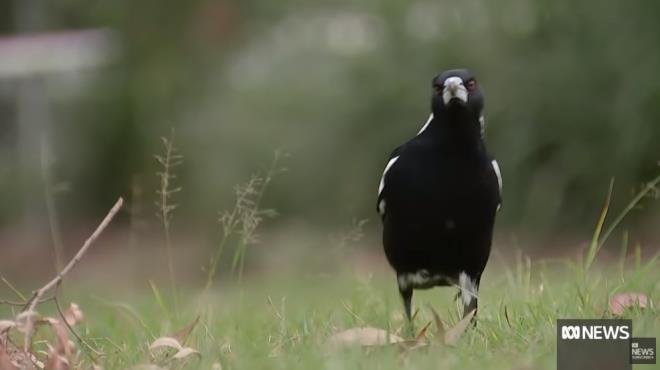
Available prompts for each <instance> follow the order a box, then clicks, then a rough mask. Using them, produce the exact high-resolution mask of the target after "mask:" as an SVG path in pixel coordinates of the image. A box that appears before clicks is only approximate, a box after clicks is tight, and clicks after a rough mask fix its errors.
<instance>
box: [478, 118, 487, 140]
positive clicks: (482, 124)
mask: <svg viewBox="0 0 660 370" xmlns="http://www.w3.org/2000/svg"><path fill="white" fill-rule="evenodd" d="M479 126H480V127H481V138H482V139H483V138H484V137H486V119H485V118H484V116H483V115H481V116H479Z"/></svg>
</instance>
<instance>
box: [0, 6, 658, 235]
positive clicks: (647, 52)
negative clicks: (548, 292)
mask: <svg viewBox="0 0 660 370" xmlns="http://www.w3.org/2000/svg"><path fill="white" fill-rule="evenodd" d="M25 1H28V0H10V1H9V3H10V4H9V6H8V9H10V11H9V12H8V13H7V14H4V15H2V16H1V17H0V30H1V31H2V32H3V33H4V34H5V35H10V34H15V33H19V32H23V31H24V30H25V27H20V25H19V24H17V23H16V22H17V20H20V19H22V17H23V16H22V15H21V14H22V13H21V12H22V10H21V9H19V8H21V7H22V5H21V6H19V3H21V2H25ZM29 2H32V3H33V8H32V9H31V10H35V9H36V10H38V11H39V12H40V14H41V16H40V17H38V20H37V21H31V22H32V23H30V25H31V26H30V27H27V30H25V32H28V31H29V32H47V31H58V30H70V29H85V28H99V27H101V28H105V29H108V30H111V31H112V32H113V33H114V36H115V37H116V39H117V43H118V45H119V48H120V56H119V58H118V59H117V60H115V61H113V62H112V63H111V64H110V65H108V66H105V67H103V68H101V69H98V70H96V71H94V72H93V73H89V72H87V73H85V76H86V78H85V79H84V85H83V88H82V91H81V92H80V93H79V94H77V95H75V96H73V97H61V96H59V93H58V91H56V90H53V91H49V96H50V97H51V99H52V102H53V106H54V109H52V114H53V116H54V117H55V118H54V119H53V120H54V122H53V125H54V126H55V129H54V130H53V132H54V134H53V137H54V153H55V156H56V159H57V160H56V162H55V167H54V169H55V171H56V172H57V174H58V178H60V179H65V180H67V181H69V182H70V183H71V184H72V186H71V190H70V192H69V193H68V194H67V195H64V196H63V197H67V199H70V201H71V203H69V204H70V205H73V206H75V207H74V208H75V209H78V210H80V214H82V215H84V214H87V212H89V211H91V210H95V209H97V208H99V209H100V208H106V207H107V205H108V204H110V203H111V201H112V199H114V198H115V197H116V195H117V194H130V192H131V187H132V183H133V182H139V183H140V184H141V185H140V186H141V187H142V188H143V189H145V190H144V198H145V201H144V202H145V204H146V205H147V207H149V206H151V204H152V200H151V199H150V198H149V197H151V196H152V192H151V190H149V189H155V181H156V180H155V174H154V173H155V171H156V165H155V162H154V161H153V158H152V155H153V154H154V153H156V152H158V150H159V147H158V145H159V136H162V135H168V133H169V131H170V127H175V128H176V132H177V144H178V145H177V146H178V147H179V149H180V151H181V153H182V154H184V155H185V157H186V158H185V164H184V166H183V167H182V168H181V172H180V174H179V175H180V181H181V182H182V183H183V186H184V191H183V193H181V196H180V198H181V199H179V203H180V204H181V207H182V208H181V209H182V212H183V213H184V214H187V215H189V216H191V217H186V218H185V219H186V220H187V221H186V222H187V223H191V224H194V223H197V222H198V221H197V220H199V219H201V218H204V219H213V217H214V215H215V212H216V211H217V210H218V209H220V208H222V207H223V205H227V204H228V202H229V199H230V197H232V196H233V193H232V189H233V186H234V185H235V184H237V183H240V182H243V181H245V180H247V179H248V178H249V175H250V174H251V173H253V172H255V171H258V170H261V169H264V168H265V167H266V166H267V165H268V164H269V163H270V160H271V157H272V153H273V152H274V151H275V150H276V149H281V150H283V151H285V152H287V153H289V154H290V157H289V159H288V160H287V163H286V166H287V167H288V169H289V171H288V173H287V174H285V175H283V176H280V178H278V179H276V180H275V182H274V184H273V189H272V192H271V193H269V194H267V199H266V201H265V203H267V206H268V208H271V207H272V208H276V209H278V210H279V212H280V213H281V214H282V217H280V218H279V220H280V221H278V222H295V221H297V220H302V221H304V222H309V223H311V224H318V225H327V224H335V223H343V224H345V223H346V220H349V219H351V218H354V217H357V218H370V219H373V220H376V215H375V192H376V189H377V184H378V181H379V178H380V174H381V171H382V168H383V166H384V164H385V162H386V159H387V155H388V154H389V152H390V151H391V149H392V148H394V147H395V146H396V145H398V144H399V143H400V142H402V141H404V140H406V139H407V138H409V137H411V136H412V135H414V134H415V133H416V132H417V130H418V129H419V127H420V126H421V125H422V124H423V123H424V120H425V119H426V117H427V115H428V112H429V96H430V95H429V94H430V92H431V89H430V80H431V78H432V77H433V76H434V75H435V74H436V73H438V72H440V71H441V70H443V69H447V68H455V67H463V66H464V67H468V68H471V69H472V70H474V71H475V72H476V75H477V76H478V78H479V80H480V83H481V85H482V86H483V88H484V90H485V93H486V122H487V137H488V145H489V149H490V150H491V152H492V153H494V154H495V155H496V157H497V158H498V160H499V162H500V165H501V167H502V172H503V176H504V208H503V213H502V224H504V225H508V226H509V227H511V228H512V229H513V230H521V229H524V230H532V231H533V230H538V231H546V232H555V231H557V230H565V229H566V228H567V227H583V226H589V227H591V226H592V225H593V223H594V222H595V220H596V216H597V214H598V212H599V208H600V205H601V204H602V202H603V200H604V197H605V194H606V191H607V187H608V183H609V180H610V178H611V177H616V179H617V189H618V190H619V191H618V192H617V193H616V197H617V198H618V199H619V200H621V199H623V198H626V199H627V198H629V196H630V191H632V190H633V189H634V188H636V187H639V185H640V184H641V183H642V182H643V181H645V180H648V179H649V178H650V177H651V175H653V174H654V173H656V172H657V171H658V167H657V163H658V160H659V159H660V155H659V154H660V153H659V151H658V143H659V142H660V125H659V123H660V122H659V121H660V69H659V68H658V67H659V66H660V48H659V47H658V46H659V45H660V22H658V20H659V19H660V3H658V2H657V1H651V0H633V1H623V0H614V1H608V2H601V1H596V0H586V1H581V2H575V1H568V0H560V1H556V0H503V1H497V2H493V1H486V0H468V1H465V0H463V1H458V0H456V1H454V0H451V1H431V0H425V1H396V0H379V1H376V0H368V1H362V2H351V1H335V2H308V1H298V0H288V1H277V2H274V1H267V0H249V1H245V0H244V1H238V0H191V1H178V2H177V1H165V2H162V1H138V2H133V1H130V2H129V1H111V2H98V1H94V2H89V1H80V0H54V1H50V2H39V1H35V0H30V1H29ZM12 14H14V16H12ZM23 18H25V17H23ZM0 58H2V56H1V55H0ZM14 83H20V82H14ZM5 100H6V99H5ZM7 101H9V103H11V100H7ZM7 104H8V103H6V102H3V106H4V105H7ZM9 106H11V104H9ZM8 116H10V115H8ZM9 132H10V133H9V134H7V133H4V134H3V135H10V134H11V130H10V131H9ZM12 173H13V172H12V171H10V170H6V171H4V172H2V175H3V177H4V178H3V179H2V180H1V181H2V183H7V182H10V181H11V180H12V178H13V176H12ZM3 187H4V188H5V190H8V189H14V188H12V187H11V186H10V185H3ZM37 189H38V188H37ZM13 191H18V192H19V193H20V192H21V190H19V189H14V190H13ZM24 192H27V190H25V191H24ZM3 196H5V197H13V195H11V196H10V195H7V194H6V192H5V194H4V195H3ZM22 196H23V197H31V196H32V195H31V194H22ZM615 204H616V203H615ZM5 208H6V207H5ZM19 210H20V204H19V203H17V205H16V206H15V207H14V208H11V207H10V208H7V209H5V210H4V212H5V215H3V217H4V219H12V217H11V215H9V216H8V213H11V212H18V211H19Z"/></svg>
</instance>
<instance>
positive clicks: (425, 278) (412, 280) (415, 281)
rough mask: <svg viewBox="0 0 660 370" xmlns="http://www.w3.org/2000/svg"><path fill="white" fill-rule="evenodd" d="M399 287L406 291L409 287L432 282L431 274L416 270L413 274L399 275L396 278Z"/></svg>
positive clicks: (426, 271)
mask: <svg viewBox="0 0 660 370" xmlns="http://www.w3.org/2000/svg"><path fill="white" fill-rule="evenodd" d="M397 280H398V281H399V287H401V288H402V289H407V288H408V287H409V286H411V285H412V286H417V285H424V284H426V283H428V282H429V281H431V280H432V277H431V274H429V271H428V270H424V269H422V270H418V271H417V272H415V273H407V274H401V275H399V277H398V278H397Z"/></svg>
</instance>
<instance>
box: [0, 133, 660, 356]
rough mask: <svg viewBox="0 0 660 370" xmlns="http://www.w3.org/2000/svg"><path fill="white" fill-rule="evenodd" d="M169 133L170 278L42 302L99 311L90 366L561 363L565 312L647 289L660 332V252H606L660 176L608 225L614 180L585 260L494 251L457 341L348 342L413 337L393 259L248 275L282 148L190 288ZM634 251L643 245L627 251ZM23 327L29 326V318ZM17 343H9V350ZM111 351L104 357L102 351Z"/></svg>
mask: <svg viewBox="0 0 660 370" xmlns="http://www.w3.org/2000/svg"><path fill="white" fill-rule="evenodd" d="M163 143H164V146H165V155H163V156H157V157H156V158H157V160H158V162H159V163H160V164H161V166H162V170H161V172H159V173H158V175H159V178H160V180H161V184H160V185H161V186H160V188H159V190H158V191H157V192H156V193H157V195H158V196H159V198H158V201H157V206H158V210H159V213H158V216H159V218H160V220H161V222H162V223H163V230H164V235H165V249H166V254H167V265H168V266H167V270H168V273H169V274H168V275H169V280H170V281H169V282H170V286H169V289H165V290H163V289H162V287H159V286H158V285H157V283H156V282H155V281H154V280H149V281H148V288H145V289H144V290H143V291H140V292H138V293H135V294H133V295H132V296H127V295H126V294H116V293H115V294H112V293H100V292H102V291H103V290H101V289H98V287H96V289H95V291H94V292H90V291H86V290H85V288H81V287H76V282H75V281H72V282H67V290H66V292H59V290H58V291H57V292H56V293H55V298H56V299H55V300H54V301H53V302H46V303H43V304H42V305H40V306H39V311H40V313H41V314H45V315H51V316H52V317H57V314H58V312H59V315H60V316H59V317H62V318H64V316H65V315H64V313H63V309H62V308H61V307H60V306H58V307H55V306H54V304H59V303H60V302H62V303H65V302H66V303H68V302H77V303H78V305H79V306H80V307H81V308H82V309H83V311H84V312H85V313H86V317H87V319H86V320H85V321H84V322H83V323H82V325H79V326H78V327H77V328H76V332H77V334H76V335H75V336H76V337H78V338H77V339H78V342H79V343H80V344H81V345H80V346H79V348H80V351H84V352H87V353H85V354H86V355H87V356H75V355H71V354H70V353H68V354H67V357H68V358H73V359H76V361H78V360H79V361H80V362H79V363H78V364H77V366H76V368H89V367H90V366H91V365H92V364H93V363H96V364H98V365H101V366H102V368H104V369H125V368H132V367H134V366H136V365H138V364H149V363H156V364H159V365H162V366H164V367H166V368H172V369H176V368H206V369H211V368H213V369H217V368H222V369H273V368H282V369H297V368H300V369H315V368H329V369H401V368H404V369H420V368H435V369H438V368H439V369H554V368H555V356H556V330H557V328H556V320H557V319H559V318H609V317H615V316H614V314H613V313H611V312H610V310H609V306H608V302H609V301H610V299H611V298H612V297H613V296H614V295H616V294H619V293H643V294H645V295H646V296H648V298H649V301H650V304H649V305H648V307H646V308H641V307H638V306H637V307H629V309H628V310H627V311H626V312H624V314H623V317H625V318H631V319H632V320H633V335H634V336H637V337H643V336H657V335H658V333H660V315H659V312H658V309H657V308H656V307H658V305H659V304H660V302H659V301H658V297H659V296H660V266H659V265H660V253H658V254H656V255H653V256H647V258H643V256H642V251H641V248H640V247H639V246H636V247H635V249H634V251H633V252H632V253H629V252H628V235H627V233H624V242H623V245H622V249H621V254H620V258H619V260H618V261H613V262H612V261H610V262H607V263H603V262H602V261H600V260H599V254H600V253H599V252H600V251H601V248H602V247H603V245H604V244H605V242H606V241H607V240H608V239H609V238H610V236H611V235H612V233H613V231H614V230H615V229H616V228H617V226H618V225H619V224H620V223H621V221H622V220H623V219H624V218H625V216H626V215H627V214H628V213H629V212H630V211H631V210H632V209H633V208H634V207H635V206H636V205H638V204H639V203H640V202H641V201H642V199H643V198H644V197H646V196H647V194H649V193H650V192H651V191H657V184H658V183H660V176H658V177H657V178H655V179H653V180H652V181H651V182H649V183H648V184H647V185H646V186H645V187H644V188H643V189H642V191H641V192H640V193H638V194H637V196H636V197H635V198H634V199H633V200H632V201H631V202H630V203H629V204H628V205H627V206H626V207H624V209H623V211H622V212H621V213H620V214H619V215H617V216H616V217H615V218H614V221H612V222H609V224H608V225H607V226H606V224H607V222H606V221H607V218H608V212H609V209H610V196H611V193H612V189H613V183H612V184H610V190H609V193H608V197H607V200H606V202H605V205H604V206H603V210H602V212H601V215H600V218H599V220H598V222H597V224H596V227H595V231H594V233H593V237H592V240H591V243H590V244H589V246H588V248H587V249H586V251H584V253H583V254H582V255H580V256H578V257H576V258H574V259H566V258H565V259H547V260H533V259H531V258H529V257H526V256H524V255H523V253H522V252H519V253H518V254H517V255H516V256H515V258H511V259H508V258H507V259H504V258H502V259H500V260H499V261H498V259H497V258H492V260H491V264H490V265H489V266H488V268H487V269H486V272H485V274H484V276H483V278H482V285H481V289H480V293H479V302H480V308H479V315H478V319H477V325H476V327H472V326H469V327H468V329H467V330H466V331H465V333H463V336H462V337H461V338H460V339H459V340H458V342H457V343H456V345H455V346H447V345H441V344H440V342H441V341H440V340H439V338H440V336H441V334H442V333H438V332H437V331H436V330H428V331H427V332H426V339H428V341H429V342H430V343H431V344H430V345H427V346H422V347H419V348H416V349H410V348H407V349H404V348H402V347H401V346H399V345H379V346H372V347H356V346H352V347H349V348H345V349H340V350H336V349H332V348H330V346H329V345H328V339H329V338H330V337H332V336H333V334H336V333H338V332H341V331H343V330H346V329H350V328H355V327H376V328H380V329H384V330H386V331H387V332H388V333H391V334H396V335H399V336H404V337H405V336H406V333H407V331H406V330H404V328H405V327H406V325H405V322H404V316H403V312H402V311H403V310H402V304H401V301H400V298H399V294H398V291H397V289H396V285H395V279H394V277H393V273H384V272H382V269H380V268H375V270H369V268H363V270H362V271H360V272H355V271H354V270H346V269H343V270H342V269H341V268H339V267H338V268H335V273H333V274H329V275H328V274H326V275H319V274H318V273H316V272H310V270H313V268H311V269H310V268H309V266H308V269H306V270H296V269H289V270H286V273H279V274H274V273H272V272H270V273H268V274H264V275H260V274H259V273H255V272H254V271H253V272H252V273H251V274H246V275H245V276H244V273H243V271H244V265H245V256H246V252H247V250H248V247H249V246H251V245H252V244H254V243H255V242H256V241H257V239H258V235H257V228H258V226H259V225H260V223H261V222H262V220H263V219H264V218H265V217H270V216H273V215H275V211H273V210H268V209H262V208H261V199H262V197H263V194H264V192H265V190H266V188H267V186H268V184H269V183H270V181H271V179H272V178H273V176H275V175H276V174H278V173H279V172H281V168H279V166H278V160H279V156H276V158H275V160H274V162H273V164H272V166H271V167H270V169H269V170H268V171H267V172H265V174H264V175H263V176H255V177H253V178H252V179H251V180H250V181H249V182H248V183H247V184H246V185H244V186H239V187H237V188H236V203H235V205H234V207H233V208H232V209H230V210H229V211H227V212H223V213H221V217H220V227H221V229H222V238H221V240H220V242H219V243H218V245H217V248H216V250H215V252H214V253H213V255H212V256H210V258H209V262H208V265H207V267H206V269H204V274H205V275H206V280H205V283H202V284H200V285H199V286H192V287H191V286H188V287H187V289H186V287H185V285H184V284H183V283H182V282H179V281H177V278H176V275H175V273H174V272H175V271H174V267H175V266H174V265H175V260H174V257H173V255H172V249H173V246H172V245H171V237H170V233H171V225H170V222H171V220H172V216H173V212H174V210H175V208H176V205H174V204H173V203H172V200H173V199H172V196H173V195H174V194H175V193H178V192H179V191H180V190H181V189H180V188H173V187H172V184H171V181H172V180H174V178H175V175H174V173H173V171H172V169H173V167H175V166H176V165H178V164H179V163H180V162H181V159H182V157H181V156H180V155H179V154H176V152H175V149H174V145H173V137H171V138H170V139H163ZM364 222H365V221H355V222H354V225H353V226H352V228H351V230H349V231H348V232H342V233H340V234H339V235H336V236H335V238H334V239H336V240H334V242H333V243H334V244H336V245H337V247H336V248H334V250H331V251H325V252H320V253H326V254H327V258H326V259H325V260H324V262H325V264H326V266H325V267H326V268H327V267H328V266H347V265H350V264H347V263H346V262H347V260H350V259H351V257H350V254H351V250H350V249H349V248H348V247H349V246H354V245H355V244H356V243H357V242H359V240H360V239H361V237H362V227H363V226H364ZM229 244H231V247H233V258H231V264H230V265H231V268H230V270H231V274H230V275H229V276H230V277H231V278H233V280H232V279H229V280H231V281H233V283H227V282H225V281H224V280H223V281H220V282H221V283H223V284H215V285H214V284H213V283H214V281H216V279H215V278H216V274H217V273H218V269H219V264H220V262H221V258H222V257H223V255H224V251H225V248H227V247H228V246H229ZM629 254H632V255H633V256H634V257H633V258H627V256H628V255H629ZM494 257H497V254H496V255H495V256H494ZM291 258H293V259H295V258H296V257H295V256H291ZM504 261H507V262H504ZM510 261H513V262H510ZM498 262H499V264H498ZM303 264H304V263H303ZM225 265H227V264H226V263H225ZM372 268H373V267H372ZM108 275H110V274H109V273H108ZM110 277H111V276H110ZM110 280H111V279H110ZM3 283H4V284H5V285H6V286H7V287H9V288H10V289H11V290H12V291H13V292H14V293H15V294H16V296H18V298H20V299H21V302H25V301H26V299H25V296H24V295H22V294H21V293H20V292H19V291H17V290H16V288H15V287H14V286H13V285H11V283H9V282H6V281H4V280H3ZM218 285H219V286H218ZM58 287H59V283H58ZM163 293H166V294H163ZM455 293H456V291H455V289H449V288H444V289H433V290H429V291H423V292H416V294H415V299H414V303H415V306H416V308H417V309H418V313H417V314H416V315H415V327H416V329H418V330H419V329H421V328H426V327H429V326H428V323H430V322H432V321H433V319H434V318H433V312H432V310H431V309H430V308H428V307H433V309H435V310H436V311H437V312H438V313H439V314H440V317H441V318H442V320H443V321H444V322H445V326H447V325H449V326H453V325H454V324H456V323H457V322H458V321H459V315H460V312H459V307H458V303H457V302H456V301H455V300H454V295H455ZM168 296H171V302H169V300H168ZM0 303H5V304H4V305H3V304H0V318H13V317H16V314H17V312H18V311H20V310H19V309H18V308H16V307H20V306H21V304H18V305H17V304H15V303H11V302H9V301H6V302H2V301H0ZM172 312H174V314H172ZM617 317H621V316H617ZM0 323H2V322H1V321H0ZM6 323H7V322H5V325H6ZM191 323H194V324H191ZM16 325H19V326H20V323H19V320H18V319H17V320H16ZM51 325H52V326H53V327H56V326H57V325H56V324H51ZM67 326H68V325H67ZM181 328H188V329H190V328H192V331H191V335H190V336H188V335H187V334H181V333H182V332H187V331H188V330H187V329H183V330H181ZM68 329H70V330H73V329H71V328H68ZM12 330H13V331H15V332H16V331H18V332H20V329H19V328H18V327H15V328H14V329H12ZM55 333H56V334H55V335H56V336H57V338H53V335H52V333H51V335H50V338H49V337H48V334H47V333H43V331H42V332H41V333H36V335H35V336H34V342H31V343H32V348H33V349H34V353H37V354H39V352H38V351H39V348H44V349H45V348H46V344H47V343H55V342H57V343H60V344H61V343H65V342H67V336H66V334H64V336H63V334H62V333H66V332H65V331H64V330H63V328H61V327H60V330H59V332H58V330H55ZM58 333H59V334H58ZM177 333H178V334H177ZM71 334H75V333H71ZM15 336H20V335H19V334H15ZM163 337H177V339H178V342H179V343H181V344H182V345H183V346H185V347H190V348H191V349H192V350H194V352H193V354H192V355H189V356H186V357H184V358H183V359H175V358H173V357H172V356H173V355H174V353H165V354H163V353H160V352H159V351H160V350H158V353H156V352H157V351H155V350H153V349H150V344H151V343H153V342H154V341H155V340H157V339H159V338H163ZM434 337H438V338H434ZM10 338H11V336H10ZM26 338H27V339H26V341H27V340H29V339H30V338H29V337H27V336H26ZM12 340H13V338H12ZM6 344H7V343H2V342H0V345H2V346H4V347H5V348H7V346H6ZM25 348H28V346H27V345H26V346H25ZM62 348H69V347H68V345H62ZM0 349H2V348H0ZM192 350H191V351H192ZM0 352H2V351H0ZM61 352H67V351H61ZM175 352H176V351H175ZM181 352H183V351H181ZM181 352H179V353H181ZM98 353H103V354H104V355H103V356H100V357H99V356H98ZM197 353H198V354H199V355H197ZM0 354H1V353H0ZM41 354H42V355H43V353H41ZM53 358H55V357H53ZM2 360H3V359H2V358H0V368H2V366H1V365H2ZM53 368H56V367H53ZM57 368H59V367H57Z"/></svg>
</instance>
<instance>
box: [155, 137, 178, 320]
mask: <svg viewBox="0 0 660 370" xmlns="http://www.w3.org/2000/svg"><path fill="white" fill-rule="evenodd" d="M161 141H162V142H163V147H164V154H163V155H154V157H155V158H156V161H158V163H159V164H160V166H161V169H160V171H158V172H156V175H157V176H158V178H159V179H160V187H159V188H158V190H156V195H157V196H158V197H157V200H156V207H157V211H156V217H158V218H159V219H160V220H161V222H162V223H163V233H164V234H165V250H166V253H167V267H168V271H169V275H170V287H171V289H172V297H173V300H174V312H175V314H176V313H178V311H179V310H178V302H177V299H178V298H177V290H176V275H175V273H174V261H173V259H174V257H173V256H172V242H171V236H170V235H171V234H170V224H171V222H172V217H173V215H174V210H175V209H176V208H177V205H176V204H175V203H173V199H172V198H173V197H174V194H176V193H178V192H180V191H181V189H182V187H181V186H179V187H174V186H173V181H174V179H176V175H175V174H174V168H175V167H177V166H179V165H181V164H182V163H183V156H182V155H181V154H178V152H177V149H176V147H175V146H174V129H172V132H171V133H170V137H169V138H166V137H161Z"/></svg>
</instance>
